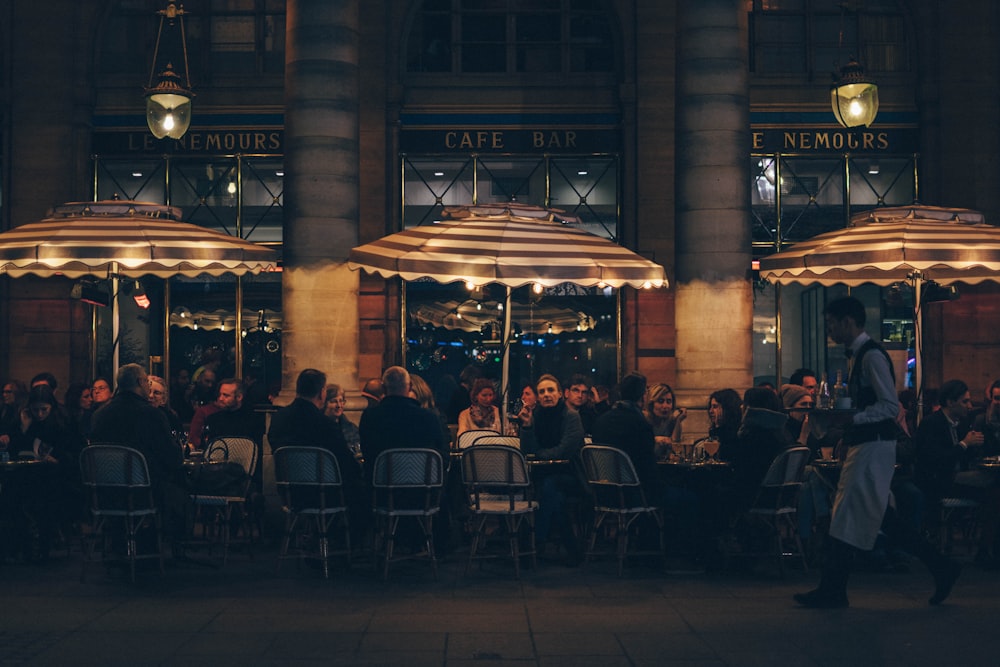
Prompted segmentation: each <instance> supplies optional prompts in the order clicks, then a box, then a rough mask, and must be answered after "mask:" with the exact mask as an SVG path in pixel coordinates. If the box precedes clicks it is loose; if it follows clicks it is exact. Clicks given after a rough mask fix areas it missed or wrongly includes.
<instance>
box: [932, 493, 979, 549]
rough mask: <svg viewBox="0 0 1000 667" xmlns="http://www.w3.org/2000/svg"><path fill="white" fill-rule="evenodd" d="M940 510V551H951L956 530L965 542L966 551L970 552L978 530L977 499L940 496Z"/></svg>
mask: <svg viewBox="0 0 1000 667" xmlns="http://www.w3.org/2000/svg"><path fill="white" fill-rule="evenodd" d="M940 510H941V511H940V515H939V517H940V519H939V520H940V540H941V551H943V552H944V553H947V554H950V553H951V551H952V548H953V547H954V544H955V533H956V531H957V532H958V534H959V536H960V537H961V539H962V542H964V543H965V548H966V551H967V552H969V553H971V552H972V551H973V549H974V548H975V545H976V535H977V533H978V532H979V517H978V514H979V501H978V500H975V499H974V498H963V497H957V496H948V497H944V498H941V502H940Z"/></svg>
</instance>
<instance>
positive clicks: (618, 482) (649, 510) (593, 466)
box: [581, 445, 666, 577]
mask: <svg viewBox="0 0 1000 667" xmlns="http://www.w3.org/2000/svg"><path fill="white" fill-rule="evenodd" d="M581 456H582V458H583V468H584V471H585V473H586V476H587V483H588V484H589V486H590V489H591V491H592V492H593V495H594V523H593V526H592V527H591V532H590V543H589V546H588V548H587V554H586V557H587V560H588V561H589V560H590V559H591V557H593V556H596V555H599V552H597V551H596V550H595V546H596V542H597V537H598V535H600V534H601V532H602V530H603V529H605V527H606V526H605V521H607V520H608V519H609V518H611V517H613V518H614V521H615V523H614V525H613V526H607V528H609V529H611V528H613V530H614V538H615V555H616V557H617V559H618V576H619V577H620V576H622V574H623V573H624V569H625V559H626V557H627V556H628V553H629V550H628V547H629V533H630V532H631V530H632V528H633V526H634V524H635V522H636V520H637V519H638V518H639V517H642V516H646V517H650V518H652V519H653V521H654V522H655V524H656V527H657V536H658V538H659V545H660V547H659V550H657V551H652V550H638V551H633V552H632V555H658V556H662V557H666V548H665V545H664V541H663V511H662V509H661V508H659V507H655V506H653V505H652V504H650V503H649V502H648V501H647V500H646V494H645V492H644V491H643V489H642V485H641V484H640V483H639V475H638V474H636V472H635V466H634V465H633V464H632V459H631V458H629V455H628V454H626V453H625V452H623V451H622V450H620V449H618V448H616V447H608V446H606V445H585V446H584V448H583V450H582V451H581Z"/></svg>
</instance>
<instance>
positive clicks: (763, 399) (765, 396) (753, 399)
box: [715, 387, 784, 418]
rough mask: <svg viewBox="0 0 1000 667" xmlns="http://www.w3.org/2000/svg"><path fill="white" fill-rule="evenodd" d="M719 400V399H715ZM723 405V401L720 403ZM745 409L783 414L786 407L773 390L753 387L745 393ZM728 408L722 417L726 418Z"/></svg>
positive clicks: (724, 409)
mask: <svg viewBox="0 0 1000 667" xmlns="http://www.w3.org/2000/svg"><path fill="white" fill-rule="evenodd" d="M715 400H719V399H715ZM720 403H721V401H720ZM743 407H744V408H761V409H764V410H771V411H773V412H781V411H782V410H784V406H783V405H782V403H781V399H780V398H778V395H777V394H776V393H774V390H773V389H769V388H767V387H751V388H750V389H747V390H746V391H745V392H743ZM725 415H726V408H725V407H723V408H722V416H723V418H725Z"/></svg>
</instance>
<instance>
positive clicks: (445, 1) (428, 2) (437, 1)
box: [423, 0, 451, 12]
mask: <svg viewBox="0 0 1000 667" xmlns="http://www.w3.org/2000/svg"><path fill="white" fill-rule="evenodd" d="M450 9H451V0H424V4H423V11H425V12H446V11H449V10H450Z"/></svg>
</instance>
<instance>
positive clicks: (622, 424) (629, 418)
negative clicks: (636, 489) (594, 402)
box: [591, 371, 662, 504]
mask: <svg viewBox="0 0 1000 667" xmlns="http://www.w3.org/2000/svg"><path fill="white" fill-rule="evenodd" d="M618 395H619V397H620V399H621V400H619V401H618V402H617V403H615V404H614V406H613V407H612V408H611V410H609V411H608V412H605V413H604V414H602V415H600V416H598V417H597V419H596V420H595V421H594V426H593V429H592V433H591V439H592V440H593V442H594V444H595V445H609V446H611V447H616V448H618V449H620V450H622V451H623V452H625V453H626V454H628V456H629V458H630V459H632V465H633V466H634V467H635V472H636V474H637V475H639V483H640V484H641V485H642V489H643V491H644V493H645V494H646V500H647V501H648V502H650V503H653V504H658V503H659V502H660V498H661V496H662V492H661V490H660V487H661V485H660V479H659V472H658V470H657V467H656V453H655V448H656V438H655V437H654V436H653V427H652V426H651V425H650V423H649V422H648V421H646V418H645V417H644V416H643V414H642V405H643V399H644V398H645V396H646V376H644V375H642V374H641V373H638V372H635V371H633V372H632V373H629V374H628V375H626V376H625V377H623V378H622V381H621V384H620V385H619V386H618Z"/></svg>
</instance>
